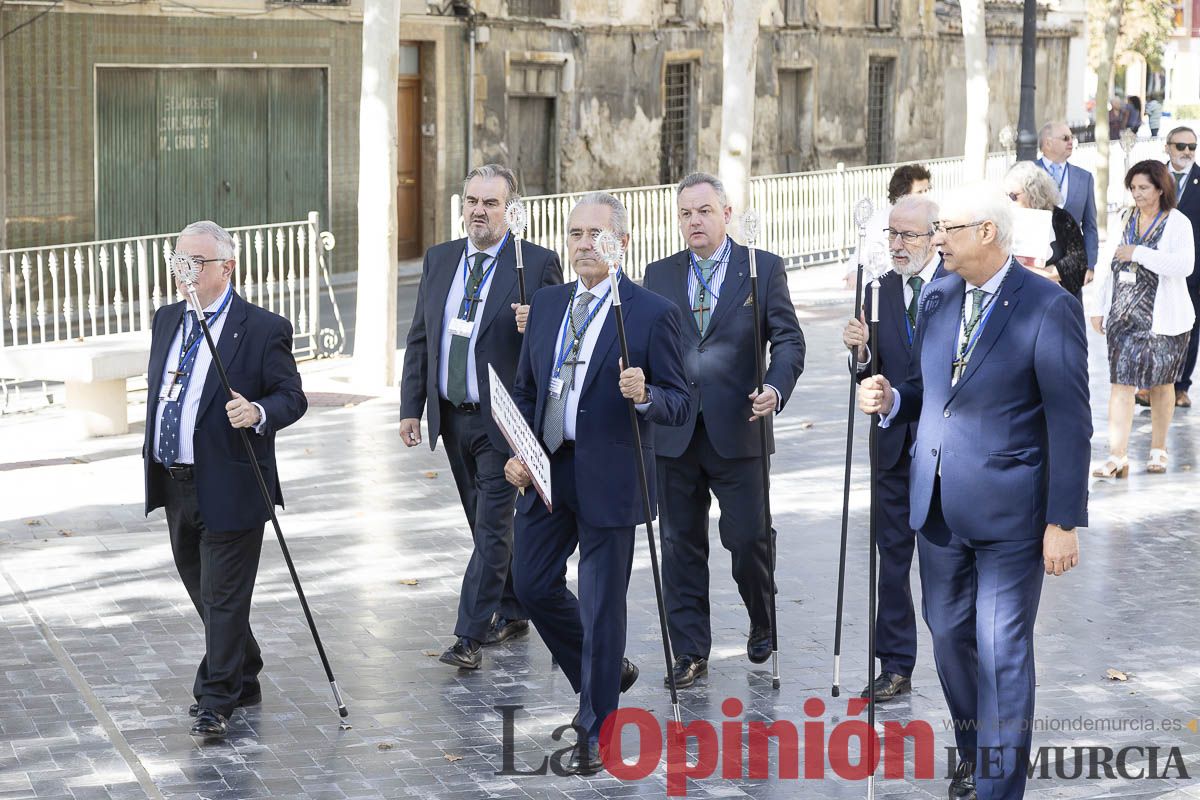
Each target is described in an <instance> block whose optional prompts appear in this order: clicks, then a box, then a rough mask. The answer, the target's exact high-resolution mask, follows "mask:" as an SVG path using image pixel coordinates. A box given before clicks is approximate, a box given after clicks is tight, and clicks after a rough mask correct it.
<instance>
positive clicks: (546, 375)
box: [526, 283, 571, 437]
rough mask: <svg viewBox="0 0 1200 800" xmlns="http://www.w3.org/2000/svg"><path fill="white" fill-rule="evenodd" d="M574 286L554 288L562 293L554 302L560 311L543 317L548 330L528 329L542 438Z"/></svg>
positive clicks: (535, 425)
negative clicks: (552, 380)
mask: <svg viewBox="0 0 1200 800" xmlns="http://www.w3.org/2000/svg"><path fill="white" fill-rule="evenodd" d="M570 288H571V284H570V283H568V284H566V285H564V286H562V287H558V286H556V287H553V291H555V292H557V293H558V294H559V296H560V299H558V300H557V301H556V302H555V303H554V308H553V309H552V311H557V312H558V313H557V314H555V313H549V314H547V315H546V316H545V317H539V318H541V319H544V320H545V321H544V322H543V325H544V326H546V328H547V330H546V331H536V332H535V331H532V330H526V336H527V337H529V347H530V357H531V358H532V360H533V374H534V377H535V384H536V386H537V389H538V393H537V403H536V405H535V406H534V411H533V413H534V420H533V431H534V433H536V434H537V435H538V436H539V437H540V436H541V435H542V418H543V417H545V415H546V398H547V396H548V392H549V390H550V375H551V373H552V372H553V371H554V360H555V359H556V358H558V346H559V340H558V338H559V337H558V334H559V330H560V329H561V328H562V324H563V317H564V315H565V314H566V312H567V304H568V303H569V302H571V300H570V298H571V291H570ZM564 290H565V291H564Z"/></svg>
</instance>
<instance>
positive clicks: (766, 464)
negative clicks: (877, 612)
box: [742, 208, 779, 689]
mask: <svg viewBox="0 0 1200 800" xmlns="http://www.w3.org/2000/svg"><path fill="white" fill-rule="evenodd" d="M758 225H759V217H758V212H757V211H755V210H754V209H752V208H750V209H747V210H746V213H744V214H743V215H742V236H744V237H745V238H746V249H747V250H749V251H750V308H751V309H753V311H752V313H753V314H754V369H755V373H754V377H755V380H756V381H757V382H758V393H759V394H760V395H761V394H762V393H763V388H764V387H763V331H762V319H761V318H760V317H759V315H758V259H757V258H756V256H755V252H754V244H755V242H756V241H757V240H758ZM758 422H759V423H760V424H759V426H758V434H759V435H758V440H759V444H760V445H761V448H762V458H761V461H762V482H763V516H764V522H765V524H764V526H763V536H764V538H765V539H766V541H767V554H768V556H767V557H768V558H769V559H770V561H768V563H769V564H770V569H771V590H770V591H771V687H772V688H775V689H778V688H779V625H778V624H777V621H776V617H775V542H774V541H773V539H772V536H771V462H770V452H769V451H770V447H769V445H768V444H767V423H766V420H763V419H760V420H758Z"/></svg>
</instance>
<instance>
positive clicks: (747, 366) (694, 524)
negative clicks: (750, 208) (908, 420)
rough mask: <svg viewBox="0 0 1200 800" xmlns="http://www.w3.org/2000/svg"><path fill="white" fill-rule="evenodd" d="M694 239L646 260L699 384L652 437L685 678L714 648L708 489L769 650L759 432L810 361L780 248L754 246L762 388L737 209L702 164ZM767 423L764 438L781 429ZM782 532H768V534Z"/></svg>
mask: <svg viewBox="0 0 1200 800" xmlns="http://www.w3.org/2000/svg"><path fill="white" fill-rule="evenodd" d="M676 203H677V205H678V212H679V230H680V233H681V234H683V237H684V241H686V242H687V249H685V250H683V251H682V252H680V253H676V254H675V255H673V256H670V257H668V258H665V259H663V260H661V261H656V262H654V263H653V264H650V265H649V266H648V267H646V281H645V286H646V288H647V289H650V290H651V291H653V292H657V293H658V294H660V295H662V296H663V297H665V298H667V299H668V300H671V301H672V302H674V303H675V305H676V306H678V308H679V311H680V315H681V317H682V318H683V319H684V324H683V341H684V349H685V359H686V361H685V363H686V366H687V374H688V380H689V382H690V388H691V402H690V403H689V405H688V416H687V420H685V422H684V424H683V425H681V426H679V427H671V428H668V427H658V428H656V429H655V431H654V436H655V439H654V448H655V453H656V454H657V456H658V458H657V461H658V488H659V492H660V494H661V496H662V509H661V513H662V520H661V524H660V530H661V532H662V549H663V594H664V596H665V600H666V605H667V625H668V627H669V630H670V636H671V644H672V646H673V650H674V653H675V663H674V665H673V667H672V670H673V672H674V673H675V685H676V686H677V687H685V686H691V685H692V684H693V683H694V682H695V681H696V678H697V677H699V676H700V675H703V674H704V673H705V672H707V671H708V656H709V651H710V650H711V648H712V629H711V627H710V624H709V601H708V510H709V504H710V503H711V500H710V495H709V491H710V490H711V491H712V493H713V494H715V495H716V496H717V500H718V501H719V502H720V504H721V523H720V527H721V544H723V545H724V546H725V548H726V549H727V550H729V552H730V555H731V560H732V562H733V579H734V581H735V582H736V583H737V587H738V592H739V593H740V594H741V596H742V602H743V603H745V604H746V611H747V613H748V615H749V617H750V634H749V637H748V638H747V642H746V655H747V657H748V658H749V659H750V661H751V662H753V663H755V664H761V663H763V662H764V661H766V660H767V658H768V657H769V656H770V655H771V592H772V591H774V586H773V583H772V579H771V578H772V576H771V551H770V550H769V549H768V540H767V536H766V518H765V517H766V515H765V507H764V496H763V490H764V487H763V477H762V462H761V461H760V459H761V458H762V442H761V438H760V434H759V432H758V428H757V427H756V426H757V425H767V426H771V424H772V422H771V420H772V417H774V415H775V413H776V412H777V411H780V410H782V409H783V406H784V404H785V403H787V401H788V398H789V397H790V396H791V394H792V388H793V387H794V386H795V385H796V379H797V378H798V377H799V376H800V373H801V372H802V371H803V369H804V334H802V333H801V332H800V323H799V322H798V321H797V320H796V309H795V307H794V306H793V305H792V296H791V292H789V291H788V285H787V274H786V273H785V272H784V269H783V261H782V260H781V259H780V258H779V256H776V255H773V254H771V253H767V252H764V251H761V250H760V251H758V254H757V257H756V263H757V266H758V287H759V292H758V293H759V298H758V314H759V317H760V318H761V321H762V330H763V339H764V341H767V342H770V344H771V360H770V365H769V366H768V367H767V370H766V374H765V378H764V381H763V382H764V384H765V386H764V391H763V393H762V396H761V397H760V396H758V388H757V385H758V381H757V378H756V376H755V373H754V369H755V358H754V315H753V314H752V313H751V311H752V310H753V309H752V308H751V306H750V256H749V250H747V249H746V247H744V246H743V245H740V244H738V243H737V242H735V241H733V240H732V239H731V238H729V236H728V235H726V233H725V226H726V225H727V224H728V223H729V219H730V214H731V213H732V209H731V208H730V206H729V202H728V200H727V199H726V196H725V188H724V187H723V186H722V185H721V181H720V180H718V179H717V178H716V177H714V176H712V175H708V174H706V173H703V172H697V173H693V174H692V175H688V176H687V177H686V178H684V179H683V180H682V181H681V182H680V184H679V188H678V189H677V191H676ZM770 431H771V427H768V434H767V437H768V444H769V445H770V447H771V450H772V451H773V450H774V437H773V436H772V435H771V433H770ZM773 539H774V531H772V540H773Z"/></svg>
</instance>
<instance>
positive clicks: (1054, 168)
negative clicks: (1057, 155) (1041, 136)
mask: <svg viewBox="0 0 1200 800" xmlns="http://www.w3.org/2000/svg"><path fill="white" fill-rule="evenodd" d="M1064 169H1066V165H1064V164H1058V163H1056V162H1054V161H1051V162H1050V177H1052V178H1054V182H1055V183H1057V184H1058V185H1059V186H1061V185H1062V175H1063V170H1064Z"/></svg>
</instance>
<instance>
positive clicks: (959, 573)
mask: <svg viewBox="0 0 1200 800" xmlns="http://www.w3.org/2000/svg"><path fill="white" fill-rule="evenodd" d="M942 209H943V210H942V219H941V220H940V221H939V222H938V223H937V225H936V227H935V230H936V233H935V235H934V244H935V245H937V246H938V247H939V248H940V249H941V251H942V255H943V259H944V263H945V267H946V270H947V271H949V272H951V273H953V274H951V275H947V276H946V277H944V278H941V279H939V280H936V281H934V282H933V283H932V284H930V286H929V287H928V288H926V290H925V293H924V296H923V297H922V300H921V311H920V320H921V325H920V327H919V328H918V330H917V338H916V342H915V343H914V346H913V348H914V349H913V358H912V362H911V364H910V366H909V372H908V377H907V379H906V380H905V382H904V383H903V384H901V385H900V386H898V387H896V388H895V389H894V390H893V388H892V385H891V382H890V381H888V379H887V378H886V377H885V376H882V375H881V376H877V377H873V378H868V379H866V380H865V381H863V383H862V384H861V388H860V391H859V406H860V408H861V409H862V410H863V411H864V412H866V413H869V414H870V413H879V414H881V415H882V416H883V420H882V421H881V423H880V424H881V425H883V426H885V427H886V426H890V425H892V424H902V423H908V422H912V421H914V420H919V421H920V424H919V427H918V428H917V439H916V444H915V446H914V454H913V461H912V468H911V477H910V496H909V499H910V503H911V510H910V517H909V522H910V524H911V525H912V527H913V528H914V529H916V530H919V531H920V532H921V536H920V537H919V538H918V544H917V547H918V549H919V551H920V561H921V589H922V593H923V611H924V616H925V621H926V622H927V623H928V625H929V630H930V633H931V634H932V635H933V648H934V661H935V663H936V664H937V669H938V677H939V678H940V680H941V683H942V691H943V693H944V694H945V696H946V702H947V705H948V706H949V708H950V712H951V714H952V716H953V717H954V729H955V736H956V739H957V744H958V757H959V759H961V761H960V763H959V764H958V767H957V770H956V772H955V777H954V780H953V782H952V783H951V785H950V797H951V798H971V797H975V796H976V789H977V790H978V797H979V798H986V800H1002V799H1003V800H1015V798H1019V797H1021V796H1022V795H1023V793H1024V787H1025V777H1026V767H1027V766H1028V760H1027V759H1028V756H1029V748H1030V743H1031V740H1032V720H1033V707H1034V686H1035V678H1034V660H1033V628H1034V621H1035V619H1036V617H1037V608H1038V600H1039V598H1040V596H1041V587H1042V575H1043V573H1045V574H1053V575H1061V574H1063V573H1065V572H1066V571H1068V570H1070V569H1071V568H1073V567H1074V566H1076V564H1077V563H1078V560H1079V542H1078V539H1077V537H1076V532H1075V528H1076V527H1077V526H1080V525H1086V524H1087V474H1088V456H1089V452H1090V438H1091V433H1092V425H1091V410H1090V407H1089V405H1088V376H1087V341H1086V338H1085V334H1084V323H1083V310H1082V308H1081V306H1080V305H1079V302H1078V301H1077V300H1076V299H1075V298H1073V297H1072V296H1071V295H1069V294H1067V293H1066V292H1065V291H1063V290H1062V288H1061V287H1059V286H1057V285H1055V284H1053V283H1051V282H1049V281H1045V280H1042V279H1041V278H1039V277H1037V276H1035V275H1031V274H1030V273H1029V272H1028V271H1027V270H1025V269H1022V268H1021V267H1020V266H1019V265H1018V264H1017V263H1016V261H1015V260H1013V258H1012V257H1011V254H1010V243H1011V237H1012V212H1011V204H1010V203H1009V202H1008V199H1007V198H1006V197H1005V196H1004V195H1002V194H1001V193H1000V192H999V191H998V190H997V189H996V188H995V187H992V186H988V185H983V184H980V185H977V186H972V187H967V188H966V189H964V190H962V191H960V192H958V193H956V194H955V195H954V196H952V197H951V198H948V199H947V201H946V203H945V204H943V206H942Z"/></svg>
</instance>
